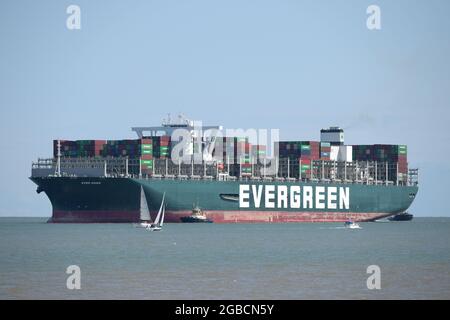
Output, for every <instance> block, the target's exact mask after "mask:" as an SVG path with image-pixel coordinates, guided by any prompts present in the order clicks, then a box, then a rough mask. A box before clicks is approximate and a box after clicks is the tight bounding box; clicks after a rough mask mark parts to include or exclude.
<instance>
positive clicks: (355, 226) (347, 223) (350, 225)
mask: <svg viewBox="0 0 450 320" xmlns="http://www.w3.org/2000/svg"><path fill="white" fill-rule="evenodd" d="M344 225H345V227H346V228H348V229H361V227H360V226H359V224H357V223H356V222H354V221H352V220H348V221H345V224H344Z"/></svg>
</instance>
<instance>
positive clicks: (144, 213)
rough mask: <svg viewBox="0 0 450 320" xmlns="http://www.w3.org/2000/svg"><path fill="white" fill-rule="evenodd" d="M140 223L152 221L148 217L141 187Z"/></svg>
mask: <svg viewBox="0 0 450 320" xmlns="http://www.w3.org/2000/svg"><path fill="white" fill-rule="evenodd" d="M140 219H141V221H149V222H151V221H152V218H151V217H150V211H149V210H148V204H147V199H146V198H145V192H144V188H143V187H142V186H141V208H140Z"/></svg>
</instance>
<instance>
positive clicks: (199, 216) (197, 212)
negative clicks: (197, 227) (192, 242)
mask: <svg viewBox="0 0 450 320" xmlns="http://www.w3.org/2000/svg"><path fill="white" fill-rule="evenodd" d="M180 220H181V222H186V223H197V222H200V223H212V222H213V221H212V220H210V219H208V218H207V217H206V215H205V214H204V213H203V211H202V209H200V207H199V206H195V207H194V208H193V209H192V214H191V215H190V216H186V217H181V218H180Z"/></svg>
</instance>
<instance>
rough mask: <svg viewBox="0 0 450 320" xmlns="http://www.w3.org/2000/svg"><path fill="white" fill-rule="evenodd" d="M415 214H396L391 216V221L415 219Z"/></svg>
mask: <svg viewBox="0 0 450 320" xmlns="http://www.w3.org/2000/svg"><path fill="white" fill-rule="evenodd" d="M413 217H414V216H413V215H412V214H410V213H408V212H403V213H399V214H396V215H395V216H392V217H389V218H388V220H389V221H411V220H412V219H413Z"/></svg>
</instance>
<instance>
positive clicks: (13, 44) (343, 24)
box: [0, 0, 450, 216]
mask: <svg viewBox="0 0 450 320" xmlns="http://www.w3.org/2000/svg"><path fill="white" fill-rule="evenodd" d="M71 4H76V5H79V6H80V8H81V30H69V29H67V27H66V19H67V17H68V14H67V13H66V8H67V7H68V6H69V5H71ZM371 4H376V5H378V6H379V7H380V8H381V27H382V29H381V30H379V31H370V30H368V29H367V27H366V19H367V14H366V9H367V7H368V6H369V5H371ZM449 13H450V1H448V0H442V1H438V0H434V1H410V0H408V1H406V0H405V1H399V0H396V1H380V0H372V1H363V0H351V1H350V0H348V1H336V0H330V1H317V0H315V1H313V0H311V1H300V0H291V1H287V0H284V1H283V0H277V1H275V0H272V1H264V0H239V1H235V0H227V1H215V0H203V1H197V0H178V1H173V0H172V1H170V0H169V1H168V0H158V1H148V0H146V1H100V0H96V1H80V0H72V1H56V0H55V1H36V0H34V1H20V0H9V1H8V0H3V1H1V2H0V58H1V59H0V110H1V111H0V123H1V127H0V130H1V131H0V133H1V139H0V150H1V157H0V173H1V179H0V215H2V216H19V215H26V216H50V214H51V205H50V202H49V201H48V199H47V197H46V196H45V195H44V194H40V195H38V194H36V192H35V190H36V186H35V185H34V184H33V183H32V182H31V181H30V180H28V177H29V176H30V174H31V162H32V161H33V160H36V159H37V158H38V157H49V156H51V154H52V140H53V139H55V138H62V139H93V138H97V139H101V138H103V139H120V138H133V137H134V134H133V133H132V132H131V130H130V128H131V127H132V126H140V125H157V124H159V123H160V121H161V119H162V118H163V117H165V116H166V114H167V113H168V112H171V113H172V114H173V115H176V114H177V113H179V112H182V113H184V114H186V115H187V116H189V117H191V118H193V119H196V120H203V121H204V123H206V124H221V125H224V126H226V127H232V128H269V129H270V128H279V129H280V130H281V131H280V133H281V138H283V139H291V138H292V139H305V140H306V139H316V140H318V139H319V130H320V129H321V128H322V127H326V126H329V125H339V126H341V127H344V128H346V132H345V133H346V142H347V143H348V144H358V143H393V144H396V143H401V144H407V145H408V153H409V154H408V158H409V162H410V166H411V167H419V168H420V170H421V171H420V174H421V177H420V178H421V179H420V182H421V187H420V191H419V194H418V196H417V198H416V201H415V203H414V204H413V207H412V208H411V210H410V211H411V212H412V213H414V214H416V215H427V216H429V215H433V216H436V215H439V216H450V212H449V210H448V208H447V207H448V206H447V205H446V203H447V202H446V201H447V189H448V185H449V181H450V161H449V157H450V152H449V141H450V133H449V128H448V122H449V118H450V110H449V108H450V105H449V102H450V63H449V57H450V19H449V18H448V15H449Z"/></svg>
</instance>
